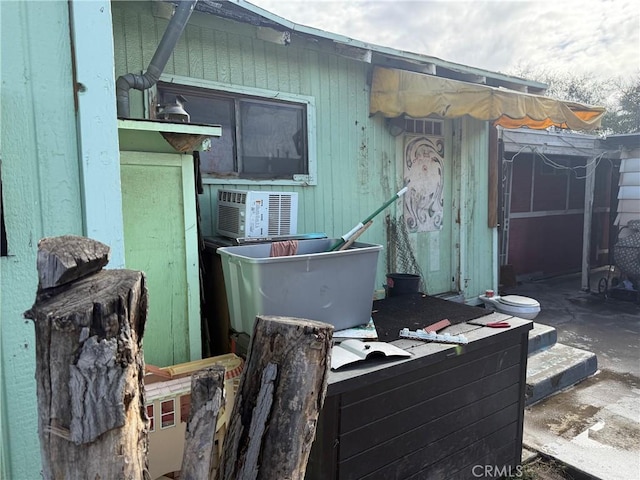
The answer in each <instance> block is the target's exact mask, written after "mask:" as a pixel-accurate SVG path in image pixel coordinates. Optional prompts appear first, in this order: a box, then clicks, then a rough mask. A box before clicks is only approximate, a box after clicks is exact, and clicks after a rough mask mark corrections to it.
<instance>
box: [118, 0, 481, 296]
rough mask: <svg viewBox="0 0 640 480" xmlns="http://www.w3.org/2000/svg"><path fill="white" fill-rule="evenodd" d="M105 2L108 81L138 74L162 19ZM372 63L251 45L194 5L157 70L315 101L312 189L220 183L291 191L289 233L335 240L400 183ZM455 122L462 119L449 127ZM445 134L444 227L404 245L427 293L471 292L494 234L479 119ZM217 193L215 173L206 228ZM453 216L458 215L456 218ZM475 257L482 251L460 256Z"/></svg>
mask: <svg viewBox="0 0 640 480" xmlns="http://www.w3.org/2000/svg"><path fill="white" fill-rule="evenodd" d="M112 5H113V7H112V8H113V17H114V42H115V52H116V76H118V75H122V74H125V73H128V72H129V71H132V72H140V71H144V70H145V69H146V67H147V64H148V62H149V60H150V59H151V57H152V55H153V53H154V51H155V46H156V45H157V43H158V41H159V39H160V38H161V36H162V33H163V32H164V29H165V26H166V24H167V21H166V20H164V19H161V18H156V17H154V16H153V15H152V11H151V6H150V4H149V3H146V2H144V3H143V2H129V3H123V2H114V3H113V4H112ZM370 67H371V66H370V65H368V64H366V63H363V62H359V61H355V60H351V59H348V58H345V57H342V56H340V55H338V54H337V53H336V50H335V47H334V45H333V43H332V42H329V41H326V40H320V41H319V42H311V41H308V40H304V39H301V38H300V37H298V36H297V35H296V34H293V35H292V41H291V43H290V44H289V45H288V46H282V45H276V44H272V43H269V42H265V41H262V40H259V39H258V38H257V34H256V28H255V27H254V26H251V25H246V24H241V23H237V22H233V21H229V20H223V19H219V18H217V17H214V16H211V15H205V14H202V13H199V12H195V13H194V14H193V16H192V17H191V20H190V22H189V25H188V26H187V28H186V31H185V35H183V38H182V39H181V40H180V42H179V44H178V46H177V47H176V50H175V51H174V54H173V55H172V57H171V59H170V61H169V63H168V65H167V68H166V69H165V72H164V73H165V75H166V78H168V79H170V78H171V76H172V75H176V76H182V77H191V78H195V79H201V80H205V81H212V82H221V83H226V84H228V85H229V86H232V87H238V86H245V87H250V88H256V89H268V90H275V91H281V92H287V93H292V94H301V95H308V96H312V97H314V98H315V100H316V125H317V131H316V139H317V161H318V170H317V176H318V183H317V186H300V185H285V186H283V185H275V184H270V183H269V182H262V183H260V184H255V183H253V184H249V183H246V182H244V183H243V182H240V181H238V182H236V183H230V182H229V183H225V184H224V187H225V188H239V189H254V190H278V191H282V190H285V191H296V192H298V193H299V194H300V196H299V214H298V215H299V216H298V232H300V233H304V232H324V233H326V234H327V235H329V236H331V237H335V236H339V235H342V234H343V233H345V232H347V231H349V230H350V229H351V227H352V226H353V225H354V224H355V223H357V222H358V221H360V220H362V219H363V218H365V217H366V216H367V215H368V214H370V213H371V212H373V211H374V210H375V209H376V208H377V207H379V206H380V205H381V204H382V203H383V202H384V201H385V200H387V199H388V198H390V197H391V196H392V195H393V194H394V193H395V192H396V191H397V190H398V189H399V188H400V187H401V186H402V183H403V178H402V172H403V170H402V156H401V155H398V145H397V142H398V140H397V139H396V138H394V137H392V136H391V135H390V134H389V133H388V131H387V129H386V128H385V125H384V121H383V120H382V119H381V118H378V117H374V118H369V86H368V76H369V73H370ZM131 98H132V109H131V112H132V116H139V117H141V116H142V112H143V101H142V95H140V94H139V93H138V92H134V93H133V94H132V97H131ZM454 124H455V125H459V128H457V130H456V129H454V127H453V125H454ZM445 130H446V131H447V133H446V135H447V138H446V141H447V152H448V153H446V156H447V161H448V162H450V164H449V167H450V168H451V170H450V175H448V178H449V179H450V182H451V183H450V184H447V187H446V189H445V201H446V202H448V203H450V204H451V207H450V210H449V211H445V219H446V222H449V223H447V224H446V225H445V229H446V230H443V231H442V232H439V233H438V234H434V233H419V234H411V242H412V244H413V245H414V248H415V252H414V253H415V255H416V258H418V261H419V262H420V264H421V268H422V270H423V272H424V273H425V276H426V278H425V283H426V285H427V287H428V291H429V293H432V294H435V293H441V292H447V291H451V290H458V288H461V289H462V290H463V293H464V294H465V297H466V298H468V299H472V297H474V296H476V295H478V294H479V293H481V292H483V291H484V289H485V288H488V287H489V284H490V283H491V282H492V272H491V270H487V269H486V266H487V265H489V267H490V266H491V261H490V259H491V255H493V254H494V253H493V243H492V242H493V241H492V236H493V232H492V231H491V229H489V228H487V223H486V203H487V199H486V197H487V182H486V181H484V180H482V176H483V175H484V176H485V177H486V171H487V153H486V150H487V142H486V131H485V130H486V125H485V124H484V123H482V122H474V121H470V120H469V121H464V122H446V128H445ZM449 167H447V168H449ZM205 181H206V180H205ZM461 182H463V183H461ZM463 184H464V185H463ZM219 188H221V184H220V181H219V180H218V181H217V183H208V184H207V185H205V192H204V194H203V195H202V196H201V212H202V220H203V234H204V235H214V234H215V231H214V226H215V220H216V219H215V207H216V192H217V190H218V189H219ZM461 202H462V203H461ZM398 207H400V205H399V204H397V205H394V206H392V207H391V208H389V209H388V210H387V211H386V212H384V214H381V215H380V216H378V217H377V218H376V219H375V220H374V223H373V226H372V227H371V228H370V229H369V230H367V232H365V234H364V235H363V236H362V237H361V240H362V241H364V242H370V243H377V244H381V245H383V246H386V245H387V241H388V240H387V238H386V226H385V215H392V216H395V215H399V214H400V213H401V211H402V209H401V208H398ZM467 207H473V211H469V212H466V213H464V214H462V217H461V216H460V211H461V209H463V208H467ZM460 218H464V219H465V223H464V224H463V225H460V223H459V222H460ZM483 219H484V220H483ZM477 253H478V254H480V253H481V254H482V258H473V259H472V258H470V257H468V255H472V254H473V255H476V254H477ZM385 259H386V255H385V254H384V253H383V254H382V255H381V256H380V261H379V264H378V270H377V272H378V273H377V279H376V285H377V288H379V289H381V288H382V286H383V284H384V283H385V273H387V265H386V261H385ZM436 259H437V261H436ZM487 262H488V263H487ZM436 267H437V268H436ZM461 268H463V269H464V271H462V274H460V269H461ZM460 276H462V277H464V278H463V279H461V278H460Z"/></svg>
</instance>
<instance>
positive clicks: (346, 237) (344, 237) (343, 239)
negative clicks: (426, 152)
mask: <svg viewBox="0 0 640 480" xmlns="http://www.w3.org/2000/svg"><path fill="white" fill-rule="evenodd" d="M407 189H408V187H404V188H402V189H401V190H400V191H399V192H398V193H396V194H395V195H394V196H393V197H391V198H390V199H389V200H387V201H386V202H384V204H383V205H382V206H381V207H380V208H378V209H377V210H376V211H375V212H373V213H372V214H371V215H369V216H368V217H367V218H365V219H364V220H363V221H362V222H360V223H358V224H357V225H356V226H354V227H353V228H352V229H351V230H349V231H348V232H347V233H345V234H344V235H342V237H340V238H339V239H338V240H336V242H335V243H334V244H333V245H331V248H330V249H329V250H328V251H329V252H335V251H336V250H337V249H339V248H340V247H341V246H342V245H344V244H345V243H346V242H347V241H348V240H349V239H350V238H351V237H352V236H353V235H354V234H355V233H356V232H357V231H358V230H360V229H361V228H362V227H364V226H365V225H366V224H367V223H368V222H370V221H371V220H373V219H374V218H375V217H376V215H378V214H379V213H380V212H382V211H383V210H384V209H386V208H387V207H388V206H389V205H391V204H392V203H393V202H395V201H396V200H397V199H399V198H400V197H401V196H402V195H404V194H405V193H407Z"/></svg>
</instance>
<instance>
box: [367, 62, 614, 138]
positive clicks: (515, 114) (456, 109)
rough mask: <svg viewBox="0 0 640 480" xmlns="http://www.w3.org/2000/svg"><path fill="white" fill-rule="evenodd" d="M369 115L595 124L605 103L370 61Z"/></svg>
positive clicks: (508, 124)
mask: <svg viewBox="0 0 640 480" xmlns="http://www.w3.org/2000/svg"><path fill="white" fill-rule="evenodd" d="M369 112H370V113H371V115H375V114H377V113H380V114H382V115H383V116H385V117H390V118H393V117H398V116H400V115H408V116H410V117H414V118H422V117H428V116H429V115H438V116H440V117H442V118H457V117H462V116H464V115H469V116H471V117H473V118H476V119H478V120H487V121H492V122H494V124H495V125H500V126H502V127H505V128H520V127H529V128H535V129H544V128H547V127H550V126H556V127H560V128H568V129H571V130H595V129H597V128H600V122H601V120H602V116H603V115H604V112H605V109H604V108H602V107H592V106H588V105H581V104H579V103H573V102H566V101H561V100H556V99H553V98H549V97H543V96H541V95H533V94H529V93H522V92H516V91H514V90H508V89H506V88H496V87H489V86H486V85H478V84H473V83H467V82H460V81H457V80H450V79H447V78H441V77H434V76H432V75H425V74H422V73H415V72H409V71H405V70H397V69H391V68H382V67H375V69H374V72H373V83H372V85H371V99H370V105H369Z"/></svg>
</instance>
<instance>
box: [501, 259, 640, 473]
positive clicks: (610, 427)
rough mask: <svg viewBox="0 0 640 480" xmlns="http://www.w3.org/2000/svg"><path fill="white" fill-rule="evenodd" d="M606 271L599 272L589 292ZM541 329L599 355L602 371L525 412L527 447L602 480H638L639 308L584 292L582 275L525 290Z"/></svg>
mask: <svg viewBox="0 0 640 480" xmlns="http://www.w3.org/2000/svg"><path fill="white" fill-rule="evenodd" d="M604 275H606V271H605V272H602V273H599V272H595V273H594V274H593V275H592V277H591V279H592V282H591V285H592V288H593V289H594V290H597V285H598V280H599V279H600V278H601V277H602V276H604ZM506 293H509V294H519V295H525V296H529V297H532V298H535V299H537V300H538V301H539V302H540V304H541V312H540V314H539V315H538V317H537V318H536V320H535V321H536V322H538V323H541V324H545V325H550V326H553V327H555V328H556V329H557V334H558V342H559V343H563V344H565V345H569V346H572V347H577V348H581V349H584V350H588V351H591V352H593V353H595V354H596V355H597V357H598V371H597V372H596V374H595V375H593V376H591V377H590V378H588V379H586V380H584V381H582V382H581V383H579V384H578V385H575V386H573V387H571V388H569V389H566V390H564V391H561V392H559V393H557V394H555V395H552V396H551V397H548V398H546V399H544V400H542V401H540V402H538V403H536V404H534V405H532V406H530V407H527V409H526V410H525V422H524V444H525V446H526V447H527V448H529V449H533V450H535V451H538V452H541V453H543V454H545V455H547V456H550V457H553V458H555V459H557V460H558V461H560V462H562V463H564V464H567V465H568V466H570V467H571V468H572V469H575V470H576V471H580V472H584V473H585V474H587V475H588V476H590V477H592V478H599V479H603V480H617V479H620V480H634V479H640V305H638V304H637V303H634V302H630V301H622V300H616V299H605V298H604V296H603V295H598V294H595V293H587V292H583V291H581V280H580V276H579V275H572V276H565V277H558V278H553V279H547V280H540V281H530V282H526V283H522V284H520V285H518V286H517V287H515V288H511V289H508V290H507V292H506Z"/></svg>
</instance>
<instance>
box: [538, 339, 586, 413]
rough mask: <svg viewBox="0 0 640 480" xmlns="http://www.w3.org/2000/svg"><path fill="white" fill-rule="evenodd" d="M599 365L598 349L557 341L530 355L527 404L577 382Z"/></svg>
mask: <svg viewBox="0 0 640 480" xmlns="http://www.w3.org/2000/svg"><path fill="white" fill-rule="evenodd" d="M597 369H598V359H597V357H596V355H595V353H591V352H588V351H586V350H582V349H580V348H574V347H569V346H568V345H564V344H562V343H556V344H554V345H553V346H551V347H549V348H547V349H546V350H541V351H538V352H537V353H533V354H532V355H529V358H528V362H527V387H526V390H525V405H527V406H529V405H532V404H534V403H536V402H538V401H540V400H542V399H543V398H546V397H548V396H549V395H551V394H553V393H556V392H558V391H560V390H562V389H564V388H567V387H570V386H571V385H575V384H576V383H578V382H580V381H582V380H584V379H585V378H587V377H588V376H590V375H593V374H594V373H595V372H596V370H597Z"/></svg>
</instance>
